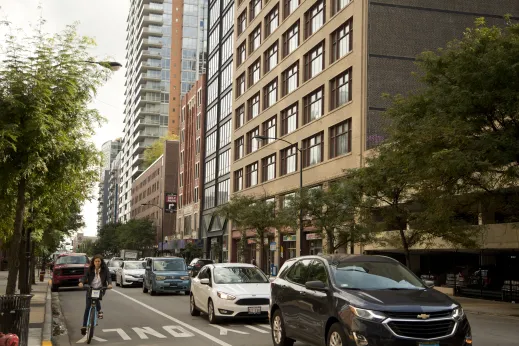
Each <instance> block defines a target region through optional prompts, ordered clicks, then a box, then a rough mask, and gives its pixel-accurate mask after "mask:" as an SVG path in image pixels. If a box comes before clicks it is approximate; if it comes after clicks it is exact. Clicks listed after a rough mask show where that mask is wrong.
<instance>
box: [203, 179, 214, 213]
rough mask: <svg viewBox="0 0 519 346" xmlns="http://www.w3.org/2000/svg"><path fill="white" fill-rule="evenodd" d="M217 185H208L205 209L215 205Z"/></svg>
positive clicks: (205, 194)
mask: <svg viewBox="0 0 519 346" xmlns="http://www.w3.org/2000/svg"><path fill="white" fill-rule="evenodd" d="M214 189H215V186H214V185H213V186H210V187H207V188H206V189H205V191H204V209H211V208H214V207H215V202H216V201H215V195H214Z"/></svg>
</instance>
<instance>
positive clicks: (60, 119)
mask: <svg viewBox="0 0 519 346" xmlns="http://www.w3.org/2000/svg"><path fill="white" fill-rule="evenodd" d="M42 22H43V21H42ZM42 24H43V23H42ZM42 26H43V25H41V26H40V27H42ZM93 45H94V42H93V41H92V40H91V39H89V38H85V37H80V36H78V35H77V33H76V26H74V25H73V26H69V27H67V29H66V30H65V31H64V32H62V33H59V34H56V35H54V36H53V37H49V36H48V35H46V34H44V33H43V32H41V31H38V32H36V33H35V34H34V35H32V36H30V37H26V38H24V37H21V36H16V35H15V34H9V35H8V36H7V37H6V40H4V44H3V47H2V49H3V51H4V52H5V56H6V58H5V59H4V60H3V61H2V62H1V63H0V110H1V111H0V112H1V113H0V148H1V150H0V181H2V184H5V185H6V186H7V189H8V191H9V192H10V193H11V195H12V196H13V197H14V201H15V202H13V203H15V206H14V214H13V215H14V216H12V217H11V218H8V220H9V219H12V220H14V221H13V225H12V236H11V240H10V244H11V248H10V253H9V258H10V259H12V260H11V261H10V262H9V278H8V282H7V288H6V293H7V294H13V293H14V291H15V286H16V277H17V272H18V260H17V258H18V256H17V254H18V253H19V252H20V242H21V236H22V230H23V229H24V222H25V220H26V210H27V201H28V200H35V199H36V197H37V196H35V195H31V193H32V189H33V188H34V186H35V185H38V184H40V183H42V182H43V183H48V182H49V181H50V180H52V179H51V177H50V175H51V174H52V171H51V169H50V167H55V163H56V162H58V161H62V162H63V161H72V160H74V159H75V158H77V157H78V156H80V157H82V158H83V159H84V161H89V162H90V164H91V165H92V166H96V164H97V161H98V160H97V159H98V158H97V157H96V158H92V157H91V156H88V155H90V154H91V146H88V145H85V144H86V142H85V141H86V139H88V138H89V137H90V136H91V135H92V134H93V132H94V128H95V126H96V125H97V124H99V122H100V121H101V120H102V118H101V116H100V115H99V114H98V112H97V111H96V110H92V109H89V108H88V104H89V103H90V102H91V100H92V97H93V95H94V94H95V92H96V90H97V88H98V87H99V86H101V85H102V84H103V83H104V81H105V80H106V79H107V78H108V76H109V71H108V70H107V69H103V68H101V67H99V66H94V65H91V64H85V63H83V62H84V61H92V60H95V59H94V58H93V57H92V56H90V55H89V54H88V49H89V48H90V47H92V46H93ZM83 155H86V156H83ZM96 155H97V154H96ZM53 163H54V164H53ZM83 173H84V172H83V171H82V170H81V169H80V168H78V169H77V171H76V172H75V173H74V174H76V175H77V176H81V175H82V174H83ZM84 180H85V183H86V185H88V178H87V177H85V178H84ZM35 183H36V184H35ZM5 189H6V188H4V191H5Z"/></svg>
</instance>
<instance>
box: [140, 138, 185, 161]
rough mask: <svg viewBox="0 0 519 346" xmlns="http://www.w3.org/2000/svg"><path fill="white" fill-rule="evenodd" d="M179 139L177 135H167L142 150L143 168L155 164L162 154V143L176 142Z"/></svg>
mask: <svg viewBox="0 0 519 346" xmlns="http://www.w3.org/2000/svg"><path fill="white" fill-rule="evenodd" d="M178 139H179V138H178V136H177V135H174V134H168V135H167V136H164V137H161V138H160V139H159V140H157V141H155V142H154V143H153V144H152V145H150V146H149V147H148V148H146V149H145V150H144V166H145V167H149V166H151V164H152V163H153V162H155V161H156V160H157V159H158V158H159V157H160V156H161V155H163V154H164V143H165V142H166V141H177V140H178Z"/></svg>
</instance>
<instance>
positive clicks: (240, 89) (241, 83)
mask: <svg viewBox="0 0 519 346" xmlns="http://www.w3.org/2000/svg"><path fill="white" fill-rule="evenodd" d="M244 92H245V72H243V73H242V74H241V75H240V76H239V77H238V79H237V80H236V97H239V96H241V95H243V93H244Z"/></svg>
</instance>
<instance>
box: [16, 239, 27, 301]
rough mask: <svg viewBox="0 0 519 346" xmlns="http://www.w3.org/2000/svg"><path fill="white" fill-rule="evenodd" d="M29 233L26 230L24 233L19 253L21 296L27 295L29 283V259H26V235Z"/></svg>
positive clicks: (19, 287)
mask: <svg viewBox="0 0 519 346" xmlns="http://www.w3.org/2000/svg"><path fill="white" fill-rule="evenodd" d="M26 232H27V230H26V229H24V230H23V232H22V239H21V241H20V250H22V251H20V252H19V253H18V261H19V263H20V266H19V270H18V289H19V290H20V293H21V294H25V293H27V282H26V280H25V277H26V273H27V258H26V257H25V251H24V250H25V243H26V237H25V233H26Z"/></svg>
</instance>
